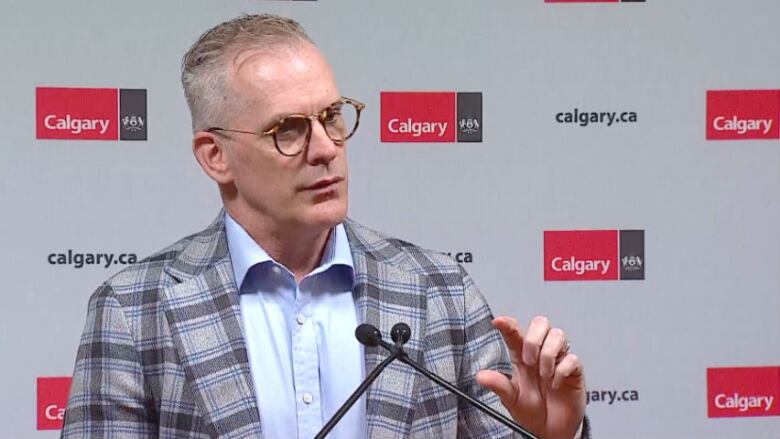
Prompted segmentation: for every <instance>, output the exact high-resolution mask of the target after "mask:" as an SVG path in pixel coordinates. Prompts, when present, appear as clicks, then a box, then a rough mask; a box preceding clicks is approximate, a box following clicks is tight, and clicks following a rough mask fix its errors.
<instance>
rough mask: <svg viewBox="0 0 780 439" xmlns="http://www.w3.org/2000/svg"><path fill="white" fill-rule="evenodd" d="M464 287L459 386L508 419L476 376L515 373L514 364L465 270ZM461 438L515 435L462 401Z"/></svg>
mask: <svg viewBox="0 0 780 439" xmlns="http://www.w3.org/2000/svg"><path fill="white" fill-rule="evenodd" d="M461 275H462V276H463V287H464V297H463V300H464V315H463V325H464V332H463V333H464V344H463V357H462V358H463V361H462V363H461V368H460V377H459V382H458V384H459V387H460V389H461V390H463V391H464V392H465V393H467V394H468V395H471V396H472V397H474V398H476V399H479V400H480V401H482V402H483V403H485V404H487V405H489V406H490V407H492V408H494V409H495V410H497V411H498V412H500V413H503V414H505V415H507V416H509V414H508V413H507V411H506V409H505V408H504V406H503V405H501V402H500V401H499V399H498V396H496V395H495V394H494V393H493V392H491V391H490V390H488V389H487V388H485V387H482V386H480V385H479V384H477V381H476V375H477V372H479V371H480V370H482V369H492V370H495V371H497V372H501V373H504V374H507V375H511V374H512V364H511V362H510V361H509V353H508V352H507V350H506V346H505V345H504V342H503V340H502V339H501V335H500V334H499V332H498V330H496V329H495V328H493V325H492V324H491V322H492V320H493V314H492V313H491V311H490V308H489V307H488V305H487V302H486V301H485V299H484V297H482V293H480V291H479V289H478V288H477V286H476V284H474V281H473V280H472V279H471V276H469V275H468V274H467V273H466V272H465V270H463V268H461ZM458 405H459V406H458V439H496V438H511V437H512V432H511V431H510V430H509V429H508V428H506V427H505V426H504V425H503V424H501V423H499V422H498V421H495V420H493V419H491V418H490V417H488V416H487V415H485V414H483V413H482V412H481V411H479V410H478V409H477V408H475V407H473V406H472V405H470V404H468V403H467V402H465V401H462V400H460V401H458Z"/></svg>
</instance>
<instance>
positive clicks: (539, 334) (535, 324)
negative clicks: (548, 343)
mask: <svg viewBox="0 0 780 439" xmlns="http://www.w3.org/2000/svg"><path fill="white" fill-rule="evenodd" d="M549 331H550V320H548V319H547V317H545V316H536V317H534V318H533V320H531V324H530V325H528V331H526V333H525V339H524V340H523V363H525V364H526V365H528V366H534V365H536V364H537V363H538V361H539V352H540V350H541V348H542V343H544V339H545V337H547V332H549Z"/></svg>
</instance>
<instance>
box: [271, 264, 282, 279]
mask: <svg viewBox="0 0 780 439" xmlns="http://www.w3.org/2000/svg"><path fill="white" fill-rule="evenodd" d="M271 271H273V272H274V274H275V275H277V276H278V275H279V274H280V273H281V272H282V269H281V268H279V266H278V265H274V266H273V268H271Z"/></svg>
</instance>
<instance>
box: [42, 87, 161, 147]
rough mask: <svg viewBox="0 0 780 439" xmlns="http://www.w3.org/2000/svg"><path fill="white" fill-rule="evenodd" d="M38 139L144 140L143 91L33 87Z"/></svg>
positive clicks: (145, 124)
mask: <svg viewBox="0 0 780 439" xmlns="http://www.w3.org/2000/svg"><path fill="white" fill-rule="evenodd" d="M35 113H36V115H35V116H36V118H35V137H36V138H37V139H81V140H146V138H147V135H146V134H147V121H146V90H144V89H126V88H122V89H116V88H61V87H38V88H36V89H35Z"/></svg>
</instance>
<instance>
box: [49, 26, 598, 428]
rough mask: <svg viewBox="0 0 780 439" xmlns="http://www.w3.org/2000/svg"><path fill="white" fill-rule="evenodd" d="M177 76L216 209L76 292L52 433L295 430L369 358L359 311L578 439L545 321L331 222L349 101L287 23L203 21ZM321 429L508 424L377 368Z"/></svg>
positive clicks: (476, 386)
mask: <svg viewBox="0 0 780 439" xmlns="http://www.w3.org/2000/svg"><path fill="white" fill-rule="evenodd" d="M182 82H183V85H184V90H185V94H186V96H187V100H188V104H189V106H190V111H191V113H192V121H193V132H194V134H193V152H194V154H195V157H196V159H197V160H198V163H199V164H200V165H201V167H202V168H203V170H204V171H205V172H206V174H207V175H208V176H209V177H210V178H211V179H212V180H214V181H215V182H216V183H217V185H218V187H219V191H220V195H221V197H222V200H223V203H224V211H223V212H220V214H219V215H218V217H217V219H216V220H215V221H214V222H213V223H212V224H211V225H210V226H209V227H208V228H207V229H206V230H204V231H202V232H199V233H196V234H194V235H191V236H189V237H187V238H184V239H182V240H180V241H179V242H177V243H175V244H173V245H172V246H170V247H168V248H166V249H164V250H162V251H160V252H158V253H157V254H155V255H153V256H151V257H149V258H147V259H145V260H143V261H141V262H139V263H137V264H135V265H133V266H131V267H129V268H128V269H126V270H124V271H123V272H120V273H119V274H117V275H116V276H114V277H112V278H111V279H109V280H108V281H107V282H106V283H104V284H103V285H102V286H101V287H99V288H98V290H97V291H96V292H95V293H94V294H93V296H92V297H91V299H90V302H89V308H88V316H87V323H86V328H85V330H84V334H83V336H82V340H81V346H80V348H79V351H78V357H77V360H76V367H75V372H74V376H73V384H72V389H71V395H70V399H69V402H68V409H67V414H66V417H65V426H64V429H63V437H66V438H77V437H111V438H137V437H161V438H182V437H188V438H191V437H204V438H205V437H220V438H245V437H264V438H267V439H269V438H270V439H272V438H294V437H298V438H303V439H308V438H311V437H313V436H314V435H315V434H316V432H317V431H318V430H319V429H320V428H321V427H322V425H323V424H324V423H325V422H326V421H327V420H328V419H329V418H330V416H331V415H332V414H333V413H334V412H335V411H336V409H337V408H338V406H339V405H340V404H341V403H342V402H343V401H344V400H346V398H347V397H348V396H349V394H350V393H351V392H352V390H354V388H355V387H357V385H358V384H359V383H360V381H361V380H362V379H363V377H364V376H365V375H366V373H367V372H368V371H370V370H371V369H373V368H374V367H375V366H376V365H377V364H378V363H379V362H380V361H381V360H382V359H383V358H384V356H385V354H384V353H382V352H380V351H379V350H377V349H376V348H365V349H363V348H362V347H361V346H360V345H359V344H358V343H357V341H356V340H355V338H354V336H353V335H352V334H353V331H354V329H355V327H356V326H357V325H358V324H359V323H363V322H366V323H371V324H373V325H375V326H377V327H378V328H379V329H380V330H381V331H382V333H384V334H388V333H389V330H390V328H391V327H392V326H393V325H394V324H395V323H397V322H405V323H407V324H409V326H410V327H411V329H412V337H411V339H410V340H409V342H408V343H407V345H406V350H407V353H408V354H409V355H410V356H411V357H412V358H413V359H416V360H417V361H419V362H420V363H422V364H423V365H424V366H425V367H427V368H429V369H431V370H432V371H434V372H435V373H437V374H438V375H441V376H442V377H444V378H445V379H447V380H449V381H452V382H455V383H457V385H458V387H460V388H461V389H462V390H464V391H465V392H466V393H469V394H471V395H473V396H475V397H478V398H480V399H482V400H483V401H485V402H486V403H488V404H489V405H491V406H494V407H495V408H497V409H501V410H504V411H505V412H508V413H509V414H511V416H512V417H513V418H514V419H516V420H517V421H518V422H520V423H522V424H523V425H524V426H526V427H527V428H529V429H530V430H531V431H532V432H534V433H535V434H537V435H539V436H540V437H543V438H545V439H553V438H562V439H571V438H573V437H575V436H576V435H577V434H580V432H581V433H582V435H583V436H587V422H586V421H584V417H583V414H584V406H585V393H584V378H583V375H582V366H581V364H580V362H579V360H578V359H577V358H576V356H575V355H574V354H571V353H569V352H568V342H567V341H566V339H565V336H564V334H563V331H561V330H560V329H557V328H551V326H550V324H549V322H548V321H547V319H546V318H543V317H537V318H535V319H534V320H533V321H532V322H531V324H530V326H529V327H528V329H527V330H526V331H525V332H522V331H521V329H520V326H519V325H518V323H517V322H516V321H515V320H513V319H511V318H507V317H501V318H498V319H495V320H492V317H491V314H490V310H489V309H488V307H487V305H486V303H485V302H484V299H483V298H482V296H481V295H480V293H479V291H478V290H477V288H476V286H475V285H474V283H473V281H472V280H471V278H470V277H469V276H468V274H466V273H465V271H464V270H463V269H462V268H461V267H460V266H459V265H457V264H456V263H455V262H453V261H452V260H451V259H450V258H448V257H446V256H443V255H441V254H438V253H435V252H430V251H426V250H423V249H420V248H419V247H416V246H414V245H412V244H409V243H406V242H404V241H400V240H397V239H393V238H389V237H386V236H384V235H382V234H380V233H378V232H375V231H372V230H370V229H368V228H366V227H364V226H361V225H359V224H357V223H355V222H353V221H351V220H349V219H346V214H347V183H348V172H347V163H346V152H345V148H346V141H347V139H349V138H350V137H351V135H352V134H353V133H354V131H355V129H356V128H357V126H358V123H359V117H360V112H361V110H362V109H363V105H362V104H360V103H359V102H357V101H354V100H352V99H348V98H343V97H342V96H341V94H340V92H339V89H338V87H337V86H336V81H335V79H334V77H333V72H332V70H331V68H330V66H329V65H328V63H327V62H326V60H325V59H324V58H323V56H322V54H321V53H320V52H319V51H318V50H317V48H316V47H315V46H314V44H313V43H312V42H311V40H310V39H309V37H308V36H307V35H306V34H305V33H304V31H303V30H302V29H301V27H300V26H299V25H298V24H297V23H295V22H294V21H292V20H289V19H286V18H283V17H278V16H272V15H252V16H242V17H239V18H237V19H234V20H232V21H229V22H226V23H223V24H221V25H219V26H216V27H215V28H213V29H211V30H210V31H208V32H206V33H205V34H204V35H202V36H201V37H200V39H199V40H198V41H197V42H196V43H195V45H194V46H193V47H192V48H191V49H190V51H189V52H188V53H187V54H186V55H185V57H184V62H183V73H182ZM491 320H492V325H491ZM494 326H495V328H497V329H498V331H496V330H495V328H494ZM500 336H503V339H504V341H505V343H506V346H508V347H509V349H508V351H507V349H506V346H505V345H504V343H503V342H502V341H501V337H500ZM508 376H511V379H510V378H508ZM488 389H490V390H492V391H493V392H495V393H491V392H490V390H488ZM499 400H500V402H499ZM502 405H503V408H502ZM331 437H334V438H336V437H337V438H350V439H351V438H362V437H368V438H372V439H376V438H433V437H443V438H454V437H458V438H500V437H511V432H510V431H509V430H508V429H507V428H506V427H504V426H503V425H501V424H499V423H497V422H496V421H494V420H492V419H490V418H488V417H487V416H485V415H483V414H482V413H481V412H479V411H477V410H476V409H474V408H473V407H471V406H469V405H467V404H465V403H463V402H462V401H459V400H458V399H457V398H456V397H455V396H453V395H451V394H448V393H447V392H446V391H444V390H443V389H441V388H438V387H436V386H435V385H434V384H433V383H431V382H429V381H427V380H426V379H425V378H423V377H422V376H420V375H419V374H417V373H414V372H413V371H412V370H410V369H409V368H408V367H406V366H405V365H403V364H399V363H394V364H392V365H391V366H390V367H389V368H387V369H386V370H385V371H384V372H383V374H382V375H381V376H380V378H379V379H378V380H377V381H376V382H375V383H374V385H373V386H372V387H371V388H370V389H369V391H368V393H367V395H366V397H365V398H364V399H362V400H361V402H359V403H358V404H357V405H356V406H355V407H353V409H352V410H351V411H350V412H349V413H348V415H347V416H346V417H345V418H344V419H343V420H342V422H341V423H340V424H339V425H338V427H337V428H336V430H334V431H333V433H332V435H331Z"/></svg>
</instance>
